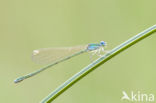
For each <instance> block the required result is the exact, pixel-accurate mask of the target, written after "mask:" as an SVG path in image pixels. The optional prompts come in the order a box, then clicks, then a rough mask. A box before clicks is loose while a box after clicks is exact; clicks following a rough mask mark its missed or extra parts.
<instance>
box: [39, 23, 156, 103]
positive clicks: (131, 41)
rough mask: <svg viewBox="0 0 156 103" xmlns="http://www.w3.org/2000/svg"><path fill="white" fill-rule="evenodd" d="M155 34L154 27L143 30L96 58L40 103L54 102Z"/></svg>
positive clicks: (155, 26)
mask: <svg viewBox="0 0 156 103" xmlns="http://www.w3.org/2000/svg"><path fill="white" fill-rule="evenodd" d="M154 32H156V25H154V26H152V27H150V28H148V29H146V30H144V31H143V32H141V33H139V34H137V35H135V36H134V37H132V38H130V39H128V40H127V41H125V42H124V43H122V44H120V45H119V46H117V47H115V48H114V49H112V50H111V51H110V52H108V53H106V54H105V55H103V56H102V57H100V58H98V59H97V60H95V61H94V62H92V63H91V64H89V65H88V66H86V67H85V68H83V69H82V70H81V71H80V72H78V73H76V74H75V75H74V76H72V77H71V78H69V79H68V80H67V81H65V82H64V83H63V84H62V85H60V86H59V87H58V88H57V89H56V90H54V91H53V92H52V93H50V94H49V95H48V96H47V97H46V98H44V99H43V100H42V101H41V103H50V102H52V101H53V100H55V98H56V97H58V96H59V95H60V94H62V93H63V92H64V91H65V90H67V89H68V88H69V87H71V86H72V85H73V84H75V83H76V82H78V81H79V80H80V79H82V78H83V77H84V76H86V75H87V74H89V73H90V72H91V71H93V70H94V69H96V68H97V67H99V66H100V65H102V64H104V63H105V62H107V61H108V60H110V59H111V58H112V57H114V56H116V55H118V54H119V53H121V52H122V51H124V50H126V49H127V48H129V47H130V46H132V45H134V44H136V43H137V42H139V41H141V40H143V39H144V38H146V37H148V36H150V35H151V34H153V33H154Z"/></svg>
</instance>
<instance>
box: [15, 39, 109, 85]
mask: <svg viewBox="0 0 156 103" xmlns="http://www.w3.org/2000/svg"><path fill="white" fill-rule="evenodd" d="M106 45H107V43H106V42H104V41H101V42H100V43H91V44H88V45H86V46H76V47H63V48H43V49H39V50H34V51H33V54H32V59H33V61H34V62H36V63H44V64H49V63H51V64H49V65H47V66H45V67H43V68H41V69H39V70H37V71H35V72H32V73H30V74H27V75H25V76H22V77H19V78H17V79H16V80H14V82H15V83H18V82H20V81H22V80H24V79H27V78H29V77H32V76H34V75H36V74H38V73H40V72H42V71H43V70H46V69H47V68H49V67H51V66H54V65H56V64H58V63H61V62H63V61H65V60H68V59H70V58H72V57H74V56H77V55H80V54H82V53H85V52H92V53H93V54H97V55H99V56H101V52H105V46H106Z"/></svg>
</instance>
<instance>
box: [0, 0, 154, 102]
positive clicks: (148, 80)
mask: <svg viewBox="0 0 156 103" xmlns="http://www.w3.org/2000/svg"><path fill="white" fill-rule="evenodd" d="M155 4H156V1H155V0H1V1H0V47H1V49H0V82H1V83H0V102H1V103H38V102H39V101H41V100H42V99H43V98H44V97H45V96H47V95H48V94H49V93H50V92H52V91H53V90H54V89H55V88H57V87H58V86H59V85H60V84H62V83H63V82H64V81H66V80H67V79H68V78H69V77H71V76H72V75H73V74H75V73H77V72H78V71H80V70H81V69H82V68H83V67H85V66H86V65H88V64H89V63H90V62H91V60H90V58H89V55H88V54H87V55H86V54H83V55H81V56H78V57H75V58H73V59H70V60H68V61H66V62H64V63H61V64H59V65H56V66H54V67H51V68H49V69H48V70H46V71H45V72H43V73H41V74H39V75H37V76H35V77H33V78H31V79H27V80H25V81H23V82H21V83H19V84H14V83H13V80H14V79H15V78H17V77H19V76H22V75H25V74H27V73H30V72H32V71H35V70H37V69H38V68H40V67H42V66H43V65H38V64H35V63H33V62H32V61H31V54H32V50H34V49H38V48H46V47H61V46H75V45H81V44H88V43H92V42H93V43H98V42H100V41H101V40H104V41H107V43H108V49H112V48H113V47H115V46H117V45H119V44H120V43H122V42H124V41H125V40H127V39H129V38H130V37H132V36H134V35H136V34H137V33H139V32H141V31H143V30H144V29H146V28H148V27H150V26H152V25H154V24H155V23H156V13H155V10H156V6H155ZM155 38H156V34H155V35H152V36H150V37H148V38H146V39H145V40H143V41H141V42H139V43H137V44H136V45H134V46H132V47H131V48H129V49H128V50H126V51H124V52H122V53H121V54H119V55H118V56H116V57H115V58H113V59H111V60H110V61H108V62H107V63H105V64H104V65H102V66H100V67H99V68H97V69H96V70H95V71H93V72H92V73H90V74H89V75H87V76H86V77H85V78H83V79H82V80H81V81H79V82H78V83H76V84H75V85H74V86H72V87H71V88H70V89H68V90H67V91H66V92H64V93H63V94H62V95H60V96H59V97H58V98H57V99H56V100H55V101H53V103H129V101H121V97H122V91H126V92H128V93H130V92H131V91H135V92H137V91H140V92H141V93H147V94H150V93H152V94H155V95H156V88H155V87H156V83H155V79H156V75H155V72H156V68H155V66H156V63H155V61H156V47H155V44H156V39H155ZM134 103H135V102H134ZM142 103H143V102H142Z"/></svg>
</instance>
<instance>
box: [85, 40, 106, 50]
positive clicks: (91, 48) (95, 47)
mask: <svg viewBox="0 0 156 103" xmlns="http://www.w3.org/2000/svg"><path fill="white" fill-rule="evenodd" d="M106 45H107V43H106V42H104V41H101V42H100V43H99V44H98V43H91V44H88V47H87V50H90V51H92V50H96V49H99V48H100V47H102V46H103V47H104V46H106Z"/></svg>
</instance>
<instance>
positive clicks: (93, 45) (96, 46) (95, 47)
mask: <svg viewBox="0 0 156 103" xmlns="http://www.w3.org/2000/svg"><path fill="white" fill-rule="evenodd" d="M100 46H101V45H100V44H88V47H87V50H96V49H98V48H99V47H100Z"/></svg>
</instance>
